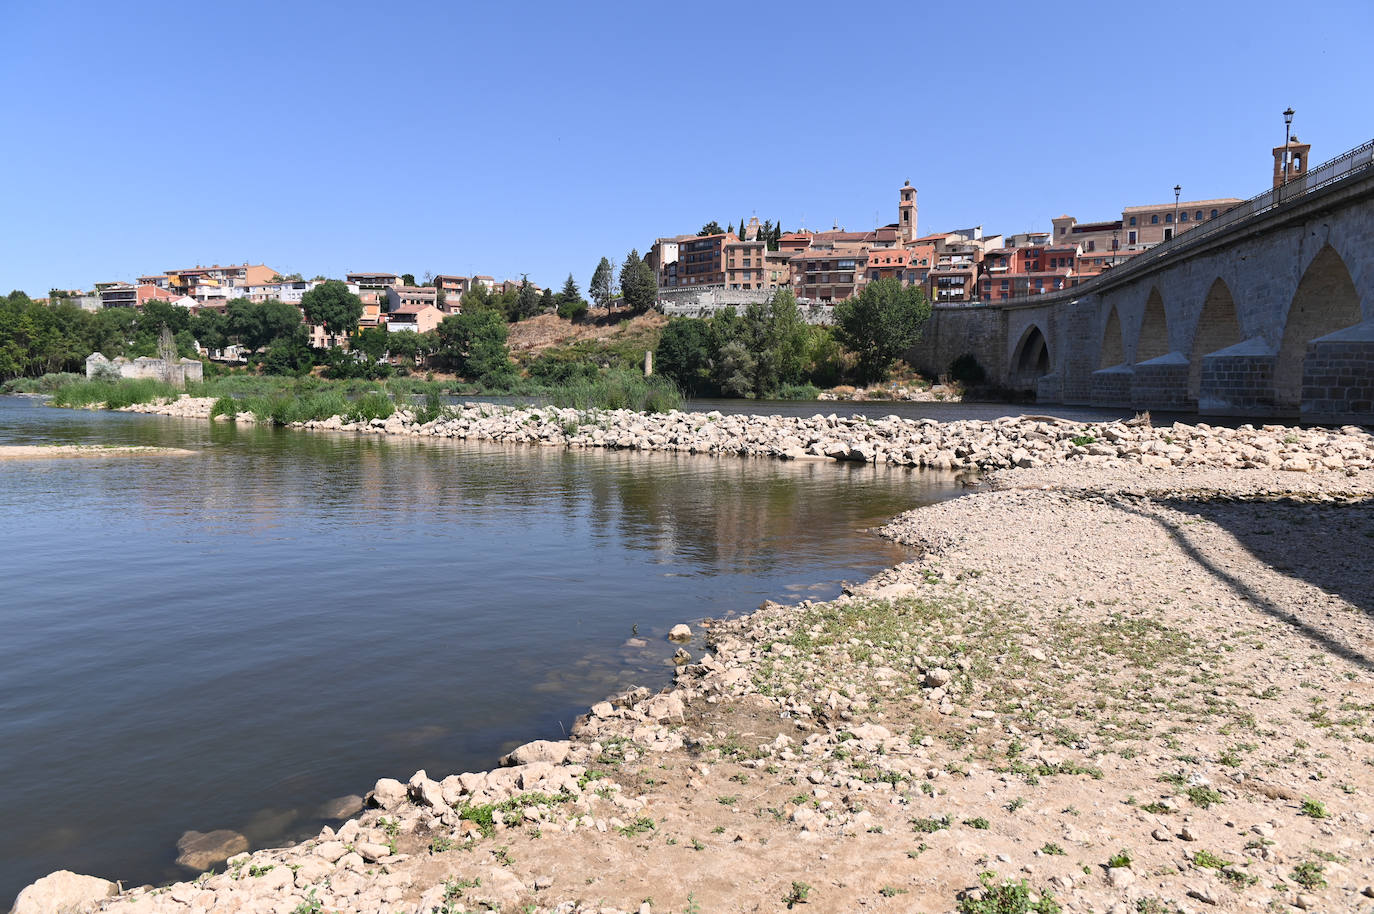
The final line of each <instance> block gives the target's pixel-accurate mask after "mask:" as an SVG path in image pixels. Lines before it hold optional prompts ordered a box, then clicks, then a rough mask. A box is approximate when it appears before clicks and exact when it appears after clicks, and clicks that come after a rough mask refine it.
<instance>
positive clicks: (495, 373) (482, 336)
mask: <svg viewBox="0 0 1374 914" xmlns="http://www.w3.org/2000/svg"><path fill="white" fill-rule="evenodd" d="M507 332H508V331H507V330H506V322H505V320H503V319H502V317H501V315H500V313H498V312H497V311H496V310H494V309H491V308H484V309H482V310H480V311H465V312H463V313H462V314H450V315H449V316H448V317H446V318H444V319H443V321H442V322H440V324H439V330H438V334H439V344H438V348H437V351H436V352H437V355H439V357H440V359H441V360H442V361H443V362H444V363H445V364H446V365H447V366H448V367H449V368H450V369H452V370H453V371H454V372H455V373H457V374H459V375H462V376H463V377H465V378H468V379H469V380H479V381H481V382H482V383H483V384H486V385H488V386H490V387H505V386H508V385H509V383H510V381H511V379H512V378H513V377H514V375H515V372H514V369H513V368H512V366H511V361H510V350H509V349H507V348H506V336H507Z"/></svg>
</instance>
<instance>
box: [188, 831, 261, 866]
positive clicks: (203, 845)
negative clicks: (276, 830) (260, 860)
mask: <svg viewBox="0 0 1374 914" xmlns="http://www.w3.org/2000/svg"><path fill="white" fill-rule="evenodd" d="M246 850H248V839H247V838H245V837H244V836H243V835H241V834H239V833H238V832H236V831H230V830H229V829H227V828H220V829H216V830H215V831H212V832H198V831H188V832H186V834H184V835H182V836H181V838H180V840H178V841H177V852H178V853H177V863H179V864H181V865H182V866H189V867H190V868H191V869H193V870H205V869H209V868H210V867H211V866H214V865H215V864H216V863H220V862H222V861H224V860H228V859H229V858H230V857H232V856H234V855H235V854H241V853H243V852H244V851H246Z"/></svg>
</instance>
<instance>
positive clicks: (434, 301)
mask: <svg viewBox="0 0 1374 914" xmlns="http://www.w3.org/2000/svg"><path fill="white" fill-rule="evenodd" d="M438 297H439V290H438V289H436V288H434V287H433V286H389V287H388V288H387V290H386V310H387V311H388V312H389V313H393V314H394V313H395V312H396V311H397V310H398V309H400V308H403V307H408V306H410V305H429V306H430V307H435V306H437V305H438Z"/></svg>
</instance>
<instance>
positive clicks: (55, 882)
mask: <svg viewBox="0 0 1374 914" xmlns="http://www.w3.org/2000/svg"><path fill="white" fill-rule="evenodd" d="M118 892H119V886H117V885H115V884H114V883H113V882H111V881H110V880H108V879H100V878H99V877H96V876H82V875H81V874H79V873H73V872H72V871H71V870H58V871H57V872H55V873H49V874H48V875H46V876H44V877H43V878H42V879H39V880H38V881H36V882H34V883H33V884H32V885H29V886H28V887H27V888H25V889H24V891H22V892H20V893H19V897H18V898H16V899H15V901H14V907H13V908H11V909H10V914H78V912H82V911H85V910H87V909H89V908H90V907H92V906H93V905H95V903H96V902H98V901H100V900H101V899H103V898H109V897H110V896H111V895H115V894H117V893H118Z"/></svg>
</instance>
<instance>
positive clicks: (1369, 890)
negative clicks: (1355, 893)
mask: <svg viewBox="0 0 1374 914" xmlns="http://www.w3.org/2000/svg"><path fill="white" fill-rule="evenodd" d="M1360 894H1361V895H1363V896H1364V897H1365V898H1374V885H1367V886H1365V887H1364V888H1362V889H1360Z"/></svg>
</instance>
